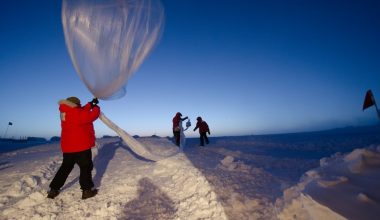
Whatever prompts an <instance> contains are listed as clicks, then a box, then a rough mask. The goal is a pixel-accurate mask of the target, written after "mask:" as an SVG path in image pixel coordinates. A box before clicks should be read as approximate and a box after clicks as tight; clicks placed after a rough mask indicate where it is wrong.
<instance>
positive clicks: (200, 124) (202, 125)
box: [194, 117, 210, 146]
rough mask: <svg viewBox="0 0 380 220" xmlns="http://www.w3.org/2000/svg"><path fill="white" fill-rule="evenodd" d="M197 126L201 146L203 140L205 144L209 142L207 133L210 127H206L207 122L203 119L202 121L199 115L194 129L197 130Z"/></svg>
mask: <svg viewBox="0 0 380 220" xmlns="http://www.w3.org/2000/svg"><path fill="white" fill-rule="evenodd" d="M198 128H199V135H200V141H201V146H204V142H206V144H209V141H208V138H207V133H208V134H209V135H210V129H209V127H208V124H207V123H206V122H205V121H203V120H202V118H201V117H198V118H197V125H196V126H195V128H194V131H195V130H197V129H198Z"/></svg>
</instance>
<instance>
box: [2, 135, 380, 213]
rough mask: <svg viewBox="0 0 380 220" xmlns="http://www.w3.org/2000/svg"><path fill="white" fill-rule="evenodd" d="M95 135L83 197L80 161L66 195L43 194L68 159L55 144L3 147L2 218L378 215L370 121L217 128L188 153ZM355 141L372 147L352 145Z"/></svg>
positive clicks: (377, 140)
mask: <svg viewBox="0 0 380 220" xmlns="http://www.w3.org/2000/svg"><path fill="white" fill-rule="evenodd" d="M137 140H138V141H140V142H141V143H142V144H144V145H145V146H147V147H148V148H149V149H150V150H151V151H153V152H156V153H158V154H161V155H165V154H166V155H170V154H172V153H173V152H176V151H177V149H176V146H175V145H173V143H172V142H171V140H169V139H167V138H157V137H144V138H138V139H137ZM97 142H98V148H93V152H94V166H95V169H94V171H93V177H94V182H95V185H96V187H97V188H98V189H99V194H98V195H97V196H95V197H93V198H90V199H87V200H81V190H80V186H79V183H78V174H79V169H78V168H77V167H76V168H75V169H74V170H73V172H72V173H71V175H70V176H69V178H68V180H67V181H66V184H65V186H64V187H63V189H62V192H61V194H60V195H59V196H58V197H57V198H56V199H54V200H51V199H47V198H46V191H47V190H48V185H49V183H50V181H51V179H52V178H53V176H54V175H55V172H56V171H57V169H58V168H59V166H60V163H61V161H62V157H61V152H60V148H59V143H53V144H45V145H40V146H35V147H30V148H26V149H22V150H18V151H12V152H7V153H3V154H0V219H278V218H280V219H328V218H330V219H339V218H342V219H344V218H349V219H376V218H375V217H374V216H377V217H378V216H380V213H379V211H377V210H380V205H379V204H380V196H379V190H376V188H378V186H379V185H380V182H379V180H380V175H379V174H380V156H379V155H380V152H379V150H380V147H379V146H380V133H379V132H378V131H375V132H374V130H373V129H372V128H371V129H370V130H368V131H367V130H365V129H364V130H363V129H362V130H360V132H358V131H355V132H353V131H350V129H344V130H342V131H328V132H316V133H303V134H288V135H266V136H242V137H219V138H211V144H210V145H207V146H206V147H199V146H198V139H188V140H187V147H186V148H185V150H184V152H182V153H178V154H175V155H174V156H172V157H169V158H167V159H164V160H161V161H158V162H150V161H147V160H144V159H143V158H140V157H138V156H137V155H135V154H134V153H133V152H132V151H131V150H130V149H129V148H128V147H127V146H126V144H125V143H124V142H122V141H121V139H119V138H103V139H98V140H97ZM356 148H366V149H361V150H359V149H358V150H355V151H353V152H352V153H350V154H346V153H349V152H351V151H352V150H354V149H356ZM336 152H341V154H336ZM331 155H333V156H332V157H330V158H324V159H322V160H320V159H321V158H322V157H328V156H331ZM320 165H321V166H320ZM305 173H306V174H305ZM301 177H302V178H301ZM300 178H301V179H300ZM351 207H355V211H353V209H352V208H351ZM360 217H363V218H360Z"/></svg>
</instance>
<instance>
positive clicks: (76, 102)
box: [66, 96, 80, 106]
mask: <svg viewBox="0 0 380 220" xmlns="http://www.w3.org/2000/svg"><path fill="white" fill-rule="evenodd" d="M66 100H67V101H70V102H72V103H74V104H76V105H78V106H80V100H79V99H78V98H77V97H75V96H72V97H69V98H67V99H66Z"/></svg>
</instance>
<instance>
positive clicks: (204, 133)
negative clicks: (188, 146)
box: [199, 132, 209, 146]
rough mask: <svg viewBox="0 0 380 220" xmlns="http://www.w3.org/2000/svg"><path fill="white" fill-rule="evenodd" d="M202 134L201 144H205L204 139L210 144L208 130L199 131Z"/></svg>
mask: <svg viewBox="0 0 380 220" xmlns="http://www.w3.org/2000/svg"><path fill="white" fill-rule="evenodd" d="M199 134H200V135H201V136H200V139H201V146H204V145H205V144H204V141H206V144H208V143H209V142H208V138H207V132H201V133H199Z"/></svg>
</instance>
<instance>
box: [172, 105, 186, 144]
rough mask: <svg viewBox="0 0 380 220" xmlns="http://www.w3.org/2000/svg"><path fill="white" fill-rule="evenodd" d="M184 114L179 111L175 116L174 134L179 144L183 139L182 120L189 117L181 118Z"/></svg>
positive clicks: (176, 142)
mask: <svg viewBox="0 0 380 220" xmlns="http://www.w3.org/2000/svg"><path fill="white" fill-rule="evenodd" d="M181 117H182V114H181V112H177V114H176V115H175V116H174V118H173V120H172V121H173V135H174V139H175V144H176V145H177V146H179V144H180V140H181V128H180V122H182V121H184V120H186V119H188V117H187V116H186V117H184V118H181Z"/></svg>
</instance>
